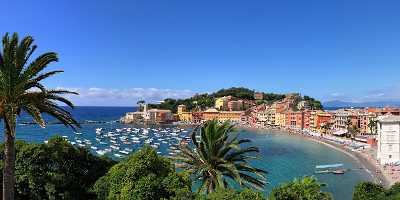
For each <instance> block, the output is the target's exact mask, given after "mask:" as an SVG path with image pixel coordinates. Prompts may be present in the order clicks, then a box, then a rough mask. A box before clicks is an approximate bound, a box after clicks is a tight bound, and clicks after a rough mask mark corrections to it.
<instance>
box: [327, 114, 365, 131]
mask: <svg viewBox="0 0 400 200" xmlns="http://www.w3.org/2000/svg"><path fill="white" fill-rule="evenodd" d="M349 122H350V124H349ZM349 125H350V126H356V127H357V128H358V127H359V124H358V117H357V113H356V112H355V111H354V110H352V109H340V110H337V111H335V113H334V126H333V127H334V129H336V130H347V128H348V126H349Z"/></svg>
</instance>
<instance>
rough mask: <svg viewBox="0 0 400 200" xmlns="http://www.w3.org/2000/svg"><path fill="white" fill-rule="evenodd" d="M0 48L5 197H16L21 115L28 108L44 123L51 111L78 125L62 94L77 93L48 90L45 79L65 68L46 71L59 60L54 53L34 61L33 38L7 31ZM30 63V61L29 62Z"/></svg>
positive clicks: (68, 124)
mask: <svg viewBox="0 0 400 200" xmlns="http://www.w3.org/2000/svg"><path fill="white" fill-rule="evenodd" d="M2 44H3V45H2V49H1V51H0V118H1V119H2V120H3V121H4V139H5V149H4V154H5V155H4V156H5V158H4V174H3V199H6V200H8V199H14V185H15V135H16V131H15V128H16V123H17V116H18V115H19V114H20V113H21V111H22V110H24V111H26V112H27V113H28V114H29V115H31V116H32V118H33V119H34V120H35V122H36V123H38V124H39V125H40V126H42V127H44V126H45V122H44V120H43V118H42V115H41V113H47V114H49V115H50V116H53V117H54V118H56V119H58V120H59V121H61V122H62V123H64V124H65V125H66V126H71V127H73V128H74V126H78V123H77V122H76V121H75V120H74V119H73V118H72V116H71V114H70V113H69V112H68V111H66V110H65V109H64V108H63V107H60V106H59V104H58V103H59V102H61V103H65V104H66V105H67V106H69V107H73V104H72V103H71V102H70V101H69V100H68V99H66V98H64V97H63V96H61V95H65V94H76V93H73V92H70V91H66V90H48V89H46V88H45V87H44V86H43V85H42V83H41V82H42V81H43V80H45V79H46V78H48V77H50V76H53V75H55V74H57V73H60V72H62V71H51V72H43V70H44V69H45V68H46V67H47V65H48V64H50V63H52V62H56V61H57V60H58V58H57V54H56V53H54V52H50V53H45V54H42V55H40V56H39V57H37V58H36V59H34V60H33V61H32V62H30V57H31V55H32V54H33V53H34V51H35V50H36V45H33V38H32V37H30V36H27V37H25V38H23V39H22V40H21V41H19V39H18V35H17V33H14V34H13V36H12V37H9V35H8V33H6V34H5V36H4V37H3V40H2ZM29 62H30V63H29Z"/></svg>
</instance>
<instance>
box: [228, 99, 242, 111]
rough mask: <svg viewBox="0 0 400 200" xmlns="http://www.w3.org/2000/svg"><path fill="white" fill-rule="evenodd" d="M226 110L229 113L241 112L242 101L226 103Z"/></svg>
mask: <svg viewBox="0 0 400 200" xmlns="http://www.w3.org/2000/svg"><path fill="white" fill-rule="evenodd" d="M228 110H229V111H242V110H243V101H242V100H237V101H228Z"/></svg>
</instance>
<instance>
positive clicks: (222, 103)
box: [214, 96, 232, 110]
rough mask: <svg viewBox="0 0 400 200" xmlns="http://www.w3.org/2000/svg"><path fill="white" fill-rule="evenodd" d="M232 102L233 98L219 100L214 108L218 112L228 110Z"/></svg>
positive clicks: (227, 97)
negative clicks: (229, 103)
mask: <svg viewBox="0 0 400 200" xmlns="http://www.w3.org/2000/svg"><path fill="white" fill-rule="evenodd" d="M231 100H232V96H225V97H220V98H217V99H216V100H215V103H214V108H215V109H217V110H228V102H229V101H231Z"/></svg>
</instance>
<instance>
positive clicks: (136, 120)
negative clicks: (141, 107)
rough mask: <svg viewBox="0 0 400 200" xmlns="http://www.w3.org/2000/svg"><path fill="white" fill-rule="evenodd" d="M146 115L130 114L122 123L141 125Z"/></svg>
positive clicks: (122, 119) (141, 113) (126, 115)
mask: <svg viewBox="0 0 400 200" xmlns="http://www.w3.org/2000/svg"><path fill="white" fill-rule="evenodd" d="M144 115H145V114H144V113H143V112H128V113H126V114H125V116H123V117H122V118H121V120H120V121H121V123H124V124H130V123H139V122H143V121H144Z"/></svg>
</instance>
